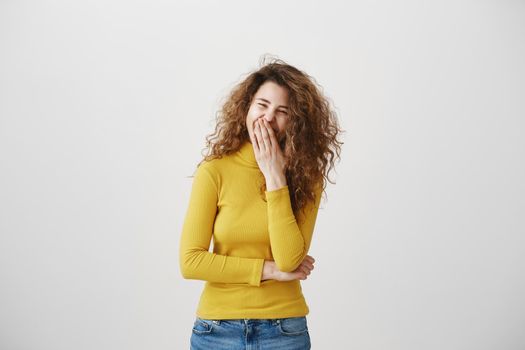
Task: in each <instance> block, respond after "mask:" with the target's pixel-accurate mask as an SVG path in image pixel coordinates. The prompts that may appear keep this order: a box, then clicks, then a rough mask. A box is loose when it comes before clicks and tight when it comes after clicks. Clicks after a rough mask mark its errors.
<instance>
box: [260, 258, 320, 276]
mask: <svg viewBox="0 0 525 350" xmlns="http://www.w3.org/2000/svg"><path fill="white" fill-rule="evenodd" d="M314 262H315V259H314V258H313V257H311V256H310V255H307V256H306V257H305V258H304V259H303V261H302V262H301V264H300V265H299V267H298V268H297V269H295V270H294V271H292V272H283V271H280V270H279V269H278V268H277V265H276V264H275V261H273V260H265V261H264V267H263V274H262V278H261V280H277V281H292V280H297V279H299V280H305V279H307V278H308V275H309V274H310V273H311V271H312V270H313V269H314Z"/></svg>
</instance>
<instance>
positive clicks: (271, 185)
mask: <svg viewBox="0 0 525 350" xmlns="http://www.w3.org/2000/svg"><path fill="white" fill-rule="evenodd" d="M284 186H286V177H285V176H284V175H282V174H279V175H270V177H269V178H267V179H266V190H267V191H275V190H278V189H280V188H282V187H284Z"/></svg>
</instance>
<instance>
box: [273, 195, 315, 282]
mask: <svg viewBox="0 0 525 350" xmlns="http://www.w3.org/2000/svg"><path fill="white" fill-rule="evenodd" d="M265 194H266V200H267V209H268V231H269V235H270V244H271V249H272V254H273V257H274V260H275V264H276V265H277V267H278V268H279V270H280V271H283V272H292V271H294V270H295V269H296V268H297V267H299V265H300V264H301V262H302V261H303V259H304V258H305V257H306V255H307V253H308V249H309V248H310V243H311V241H312V235H313V231H314V226H315V221H316V218H317V212H318V209H319V204H320V200H321V194H322V187H321V186H320V185H319V186H318V187H316V191H315V201H311V202H309V203H308V205H307V207H306V208H305V209H306V210H305V213H304V214H303V213H302V212H300V213H299V215H298V218H297V219H296V218H295V215H294V213H293V210H292V205H291V200H290V192H289V188H288V186H284V187H281V188H279V189H277V190H273V191H266V192H265Z"/></svg>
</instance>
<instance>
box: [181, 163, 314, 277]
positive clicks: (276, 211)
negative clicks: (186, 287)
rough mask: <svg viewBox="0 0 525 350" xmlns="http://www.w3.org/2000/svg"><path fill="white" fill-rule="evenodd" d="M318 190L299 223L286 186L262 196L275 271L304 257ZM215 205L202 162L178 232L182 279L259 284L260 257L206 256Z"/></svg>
mask: <svg viewBox="0 0 525 350" xmlns="http://www.w3.org/2000/svg"><path fill="white" fill-rule="evenodd" d="M321 190H322V189H321V187H319V188H318V189H317V191H316V199H315V202H311V203H309V205H308V206H307V208H306V210H305V211H304V214H303V213H302V212H301V213H300V214H299V220H296V218H295V215H294V214H293V210H292V206H291V201H290V193H289V189H288V186H284V187H281V188H279V189H276V190H273V191H266V192H265V195H266V199H267V210H268V231H269V236H270V245H271V249H272V254H273V258H274V261H275V264H276V266H277V268H278V269H279V270H280V271H283V272H291V271H294V270H295V269H296V268H297V267H298V266H299V265H300V264H301V262H302V261H303V259H304V258H305V257H306V255H307V253H308V249H309V248H310V243H311V240H312V234H313V230H314V226H315V221H316V217H317V212H318V208H319V203H320V198H321ZM217 201H218V188H217V185H216V182H215V181H214V179H213V175H212V174H211V172H210V171H209V169H208V168H207V164H206V163H203V164H201V165H200V166H199V167H198V168H197V171H196V173H195V177H194V180H193V184H192V190H191V194H190V201H189V205H188V209H187V212H186V217H185V220H184V224H183V228H182V235H181V239H180V246H179V247H180V248H179V265H180V271H181V273H182V276H183V277H184V278H186V279H199V280H206V281H210V282H221V283H240V284H247V285H252V286H259V285H260V283H261V279H262V275H263V267H264V259H263V258H242V257H235V256H227V255H220V254H216V253H212V252H209V247H210V242H211V237H212V234H213V223H214V221H215V215H216V213H217Z"/></svg>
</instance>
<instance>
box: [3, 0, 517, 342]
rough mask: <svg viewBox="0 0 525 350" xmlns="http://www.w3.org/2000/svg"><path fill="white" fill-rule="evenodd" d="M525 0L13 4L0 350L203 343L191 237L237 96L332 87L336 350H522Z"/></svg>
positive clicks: (321, 275) (329, 303)
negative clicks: (256, 90)
mask: <svg viewBox="0 0 525 350" xmlns="http://www.w3.org/2000/svg"><path fill="white" fill-rule="evenodd" d="M524 11H525V4H524V3H523V2H522V1H509V0H507V1H502V0H498V1H435V2H424V1H396V2H393V1H374V2H364V1H363V2H347V1H323V2H314V1H282V2H281V1H265V2H245V1H221V2H216V1H177V2H169V1H151V0H150V1H133V2H128V1H89V2H71V1H2V2H1V4H0V50H1V54H0V115H1V119H0V166H1V169H0V232H1V235H0V310H1V312H0V347H1V348H2V349H6V350H21V349H24V350H32V349H42V350H44V349H53V350H59V349H77V350H83V349H111V350H114V349H126V350H131V349H187V348H189V337H190V335H191V326H192V324H193V320H194V313H195V310H196V306H197V302H198V299H199V296H200V292H201V289H202V287H203V283H204V282H202V281H192V280H184V279H182V277H181V275H180V273H179V267H178V243H179V237H180V230H181V228H182V220H183V218H184V215H185V212H186V205H187V202H188V198H189V193H190V187H191V178H187V176H189V175H191V174H192V172H193V169H194V167H195V165H196V164H197V162H198V161H199V159H200V156H201V150H202V148H203V147H204V136H205V135H206V134H208V133H210V132H211V131H212V129H213V126H214V114H215V111H216V110H217V109H218V108H219V106H220V101H221V99H222V98H223V97H224V96H225V95H226V94H227V92H228V91H229V89H230V88H231V87H232V86H233V85H234V84H235V83H236V82H238V81H239V79H240V78H241V76H242V75H243V74H245V73H247V72H249V71H251V70H253V69H256V68H257V64H258V60H259V58H260V57H261V55H262V54H264V53H271V54H273V55H276V56H278V57H280V58H282V59H284V60H286V61H288V62H289V63H291V64H293V65H296V66H297V67H299V68H301V69H303V70H305V71H306V72H307V73H309V74H310V75H312V76H314V77H315V78H316V79H317V81H318V82H319V83H320V84H321V85H322V86H323V88H324V92H325V94H326V95H328V96H329V97H330V98H331V99H332V101H333V102H334V105H335V106H336V107H337V111H338V113H339V115H340V118H341V125H342V127H343V128H344V129H345V130H347V133H346V134H345V136H344V141H345V145H344V146H343V147H344V148H343V154H342V161H341V163H340V164H339V165H338V168H337V173H336V174H335V173H334V175H333V179H334V180H335V181H336V183H337V184H336V185H335V186H333V185H330V186H329V187H328V198H327V199H328V201H323V202H322V209H321V210H320V212H319V217H318V222H317V226H316V233H315V235H314V241H313V243H312V248H311V250H310V254H311V255H312V256H314V257H315V258H316V260H317V262H316V269H315V270H314V271H313V273H312V275H310V276H309V278H308V280H306V281H304V282H303V289H304V293H305V296H306V298H307V300H308V302H309V305H310V309H311V312H310V314H309V316H308V319H309V327H310V334H311V338H312V343H313V347H314V348H315V349H360V350H376V349H377V350H383V349H389V350H397V349H399V350H401V349H402V350H408V349H414V350H416V349H417V350H419V349H426V350H432V349H436V350H438V349H439V350H442V349H448V350H452V349H475V350H485V349H487V350H489V349H498V350H503V349H504V350H518V349H524V348H525V335H524V333H523V325H524V324H525V301H524V299H523V295H525V279H524V278H523V277H524V274H525V256H524V247H525V237H524V232H525V223H524V220H523V217H522V216H521V215H523V213H524V209H525V201H524V198H525V187H524V182H523V179H524V178H525V167H524V161H523V159H524V156H525V155H524V150H525V141H524V139H523V136H522V135H523V128H524V126H525V125H524V124H525V123H524V117H525V114H524V112H525V106H524V101H525V83H524V82H525V68H524V65H523V62H525V44H524V40H523V37H524V34H525V12H524Z"/></svg>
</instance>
